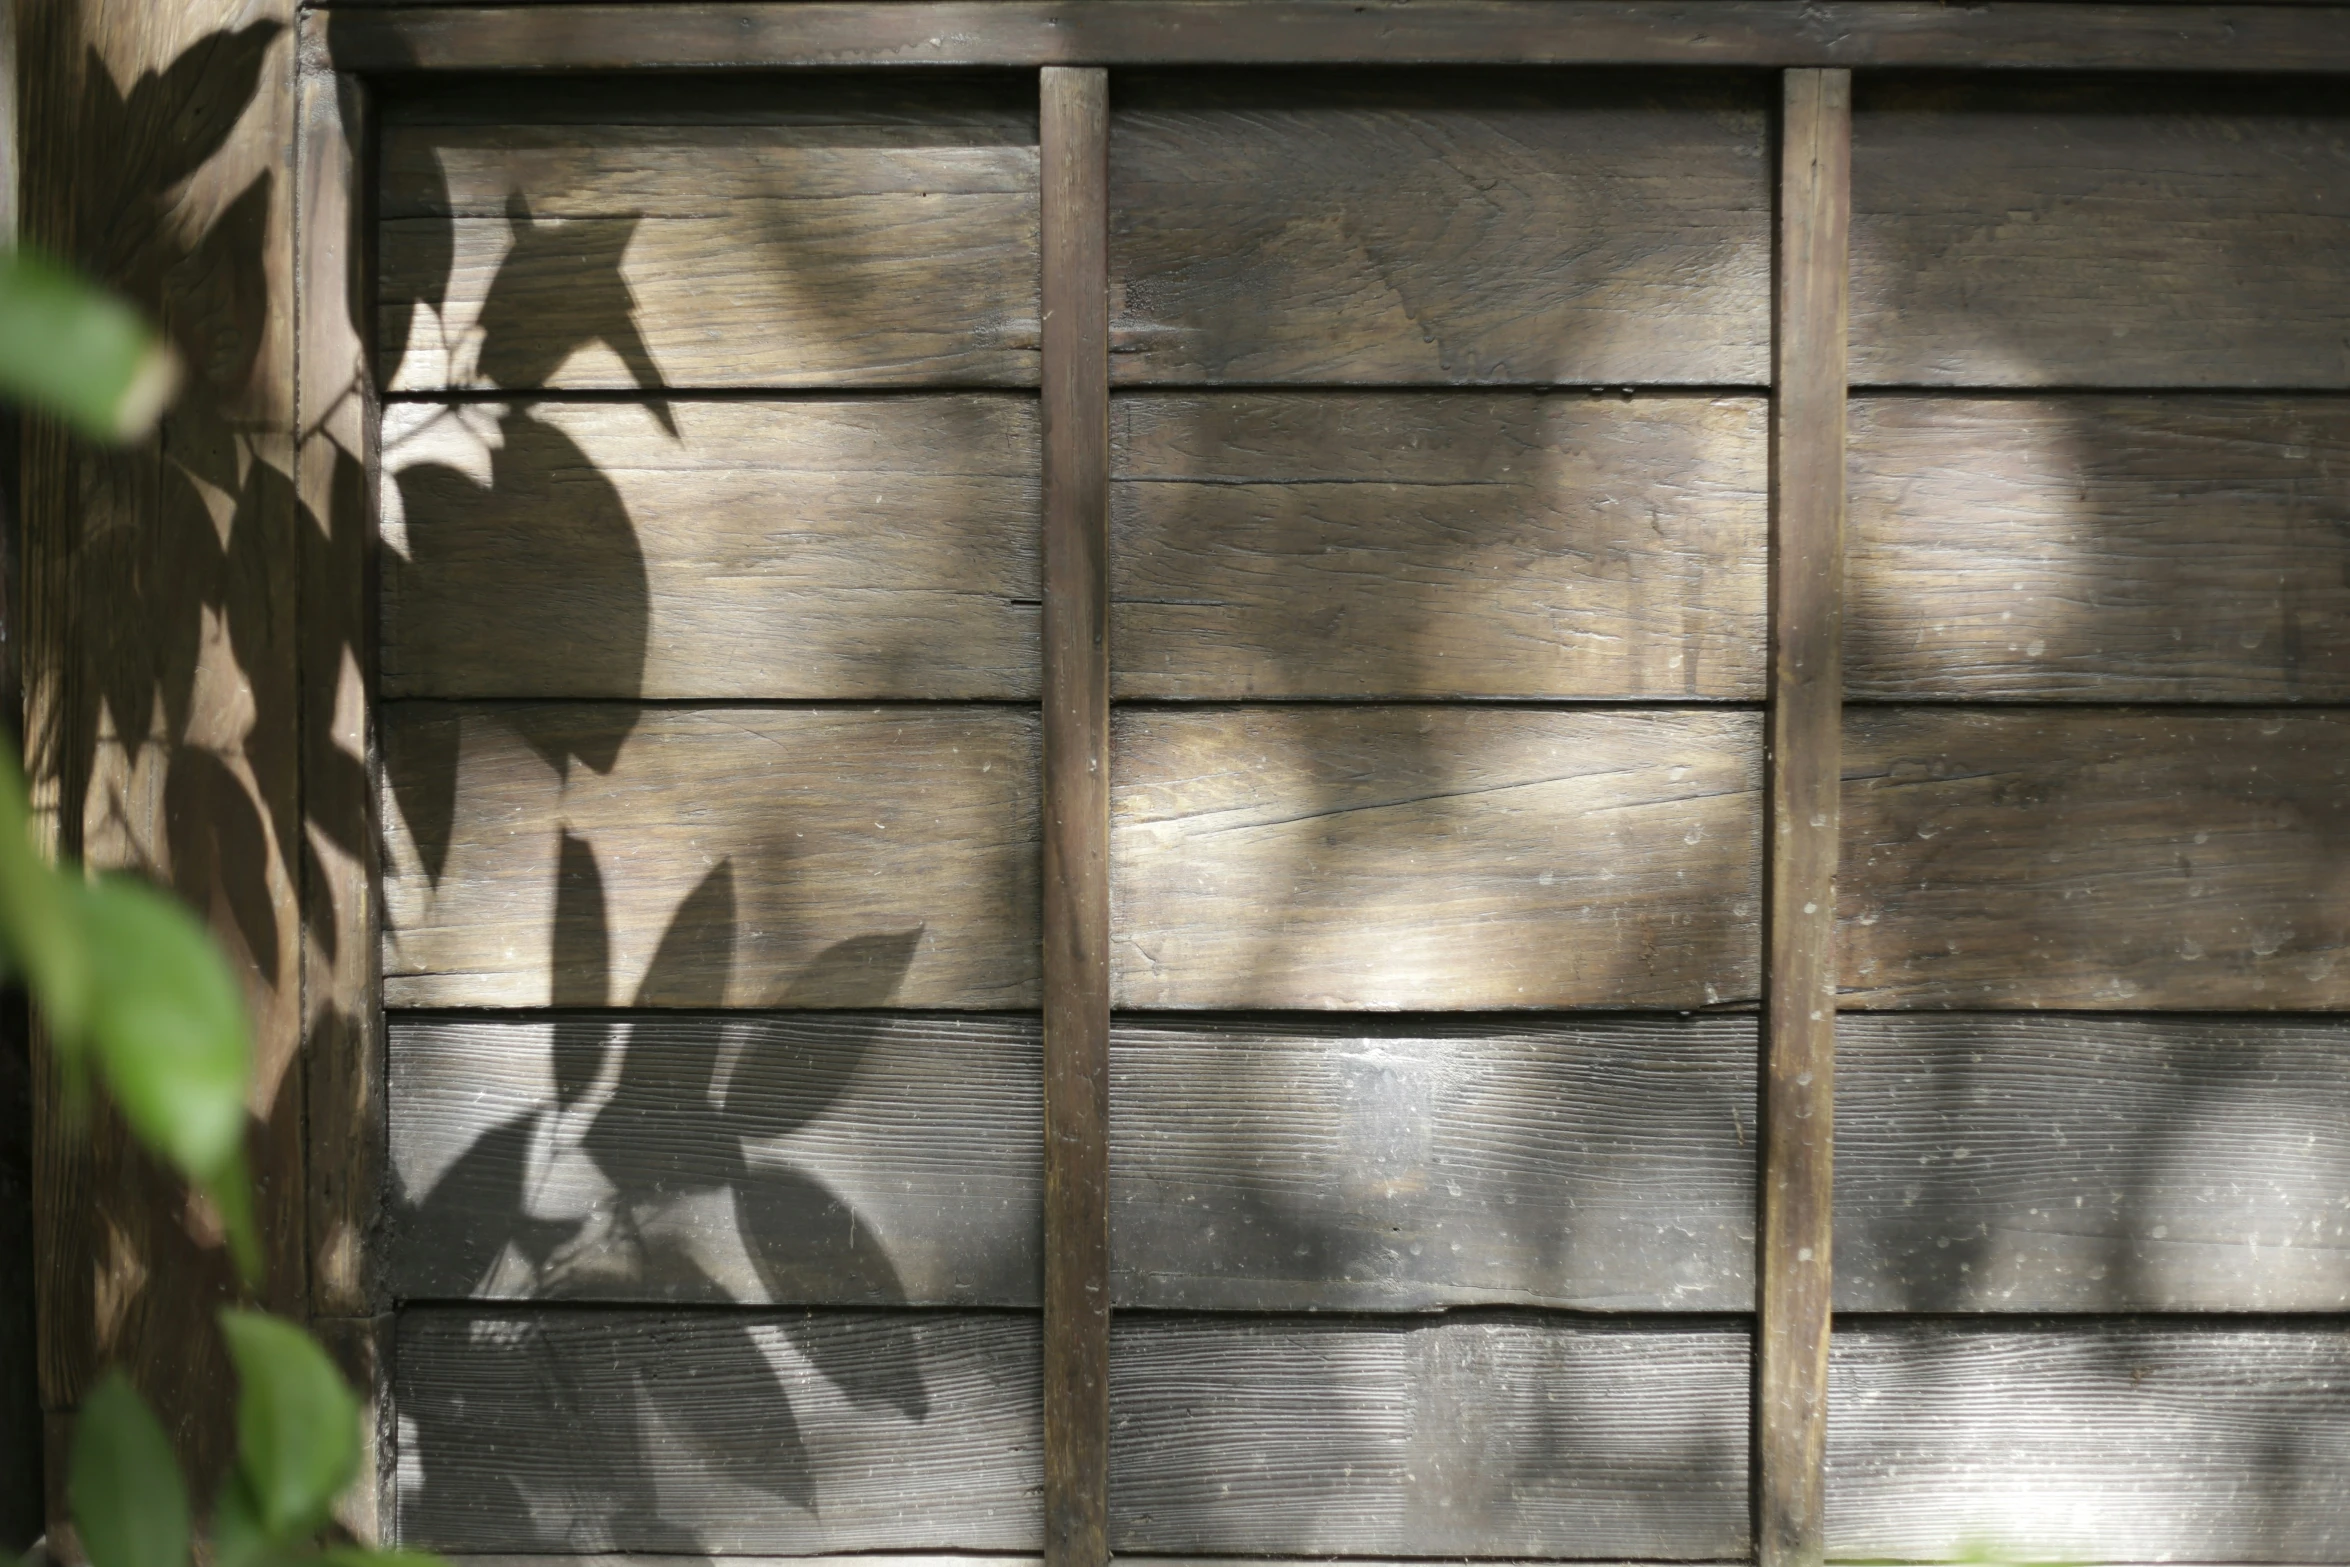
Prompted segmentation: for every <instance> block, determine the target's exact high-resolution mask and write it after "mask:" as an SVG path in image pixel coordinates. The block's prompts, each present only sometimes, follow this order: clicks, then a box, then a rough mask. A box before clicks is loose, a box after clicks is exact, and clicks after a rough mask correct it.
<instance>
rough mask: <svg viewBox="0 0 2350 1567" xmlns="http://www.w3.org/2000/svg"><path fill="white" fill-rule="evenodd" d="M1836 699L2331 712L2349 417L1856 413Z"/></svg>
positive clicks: (2262, 402)
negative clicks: (1842, 687)
mask: <svg viewBox="0 0 2350 1567" xmlns="http://www.w3.org/2000/svg"><path fill="white" fill-rule="evenodd" d="M1852 421H1853V424H1852V468H1851V473H1852V533H1851V568H1850V582H1851V589H1852V598H1851V602H1850V607H1849V609H1848V610H1847V620H1848V625H1847V630H1846V637H1845V681H1846V685H1847V687H1848V688H1849V689H1850V691H1851V692H1852V693H1853V694H1854V695H1856V696H1862V697H1874V698H1884V699H1894V698H1902V697H1929V698H1935V699H1964V700H1969V701H1984V700H1992V701H1999V700H2027V701H2087V702H2115V701H2136V702H2175V701H2194V702H2295V701H2306V702H2341V701H2345V700H2350V580H2346V579H2345V576H2344V573H2343V570H2342V562H2343V542H2342V532H2341V521H2340V520H2341V518H2342V516H2343V515H2344V513H2345V512H2346V511H2350V403H2345V402H2344V401H2342V400H2341V399H2338V398H2330V397H2328V398H2317V397H2210V396H2200V397H2165V398H2146V397H2096V396H2079V395H2076V396H2066V397H2038V398H1982V399H1977V398H1967V399H1954V398H1931V397H1878V398H1858V399H1855V400H1854V403H1853V407H1852Z"/></svg>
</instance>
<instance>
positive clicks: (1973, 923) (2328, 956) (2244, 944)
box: [1838, 708, 2350, 1011]
mask: <svg viewBox="0 0 2350 1567" xmlns="http://www.w3.org/2000/svg"><path fill="white" fill-rule="evenodd" d="M2346 774H2350V721H2346V720H2345V719H2344V718H2343V717H2342V716H2341V715H2337V714H2328V713H2295V712H2291V711H2268V712H2227V713H2197V712H2193V711H2180V710H2170V711H2164V710H2161V709H2155V710H2152V711H2146V710H2138V711H2131V710H2127V709H2123V710H2114V709H2064V708H2041V709H2037V710H2032V711H2016V710H2008V711H2000V710H1988V711H1985V710H1974V711H1968V710H1964V709H1949V708H1943V709H1931V708H1929V709H1915V708H1907V709H1905V708H1853V709H1848V710H1847V712H1846V716H1845V739H1844V776H1845V797H1844V812H1845V814H1844V854H1843V865H1844V871H1843V875H1842V878H1841V881H1840V885H1839V889H1838V906H1839V921H1840V932H1841V938H1842V943H1843V954H1842V962H1843V977H1842V980H1841V984H1842V986H1843V990H1844V997H1843V1001H1844V1005H1846V1006H1854V1007H1901V1006H1922V1007H1963V1006H1991V1007H2071V1008H2093V1007H2145V1008H2198V1009H2222V1010H2226V1009H2253V1010H2262V1011H2266V1010H2272V1009H2275V1010H2294V1009H2299V1010H2333V1009H2340V1008H2343V1007H2345V1006H2350V971H2346V970H2344V968H2343V965H2342V959H2343V957H2344V949H2345V948H2346V947H2350V885H2346V884H2345V881H2344V877H2343V874H2342V873H2343V868H2344V865H2345V856H2350V778H2346Z"/></svg>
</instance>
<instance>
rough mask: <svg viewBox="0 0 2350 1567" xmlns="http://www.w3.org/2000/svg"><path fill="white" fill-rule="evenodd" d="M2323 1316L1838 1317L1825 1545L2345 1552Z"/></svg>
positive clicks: (2249, 1555) (2342, 1409)
mask: <svg viewBox="0 0 2350 1567" xmlns="http://www.w3.org/2000/svg"><path fill="white" fill-rule="evenodd" d="M2346 1393H2350V1332H2346V1331H2345V1330H2344V1329H2343V1328H2342V1326H2341V1325H2340V1324H2338V1323H2331V1322H2327V1323H2305V1324H2283V1323H2273V1322H2271V1323H2258V1324H2255V1323H2226V1324H2220V1323H2212V1324H2198V1325H2195V1326H2191V1327H2188V1326H2180V1325H2178V1324H2175V1323H2163V1324H2154V1323H2089V1322H2061V1321H2059V1322H2050V1323H2042V1324H2038V1325H2036V1326H2034V1327H2031V1328H2026V1329H2016V1328H2010V1327H2005V1326H2001V1327H1976V1326H1966V1325H1958V1324H1950V1323H1915V1324H1892V1323H1886V1322H1871V1323H1867V1324H1859V1323H1840V1324H1838V1326H1837V1330H1836V1342H1835V1352H1834V1382H1833V1396H1834V1400H1835V1404H1834V1408H1835V1411H1836V1413H1835V1418H1834V1420H1833V1422H1832V1424H1831V1425H1830V1428H1829V1432H1828V1548H1829V1550H1830V1551H1831V1552H1833V1553H1834V1554H1836V1555H1838V1556H1843V1557H1857V1558H1859V1559H1862V1560H1872V1559H1874V1560H1883V1559H1887V1558H1890V1559H1894V1560H1905V1559H1906V1560H1919V1559H1926V1560H1948V1559H1950V1558H1951V1557H1952V1556H1954V1555H1957V1554H1959V1553H1961V1552H1962V1551H1964V1550H1966V1549H1969V1548H1972V1549H1975V1550H1978V1551H1995V1552H2004V1553H2012V1554H2015V1555H2025V1554H2029V1555H2033V1556H2041V1557H2048V1558H2054V1559H2066V1560H2097V1561H2203V1562H2319V1561H2337V1560H2339V1559H2341V1556H2342V1553H2343V1552H2344V1550H2345V1549H2350V1510H2346V1509H2345V1507H2344V1501H2343V1493H2342V1472H2343V1466H2344V1465H2345V1463H2350V1396H2346Z"/></svg>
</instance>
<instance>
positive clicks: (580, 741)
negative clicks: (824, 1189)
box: [383, 703, 1038, 1008]
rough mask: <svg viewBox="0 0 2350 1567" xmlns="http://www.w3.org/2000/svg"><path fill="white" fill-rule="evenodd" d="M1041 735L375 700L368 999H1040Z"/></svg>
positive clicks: (921, 725)
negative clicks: (375, 950) (375, 971)
mask: <svg viewBox="0 0 2350 1567" xmlns="http://www.w3.org/2000/svg"><path fill="white" fill-rule="evenodd" d="M1037 747H1038V737H1037V720H1036V716H1035V714H1034V712H1033V710H1021V709H1016V708H995V709H984V708H982V709H971V708H964V709H954V708H926V707H911V706H909V707H898V708H879V709H834V708H819V709H790V708H657V707H655V708H639V707H633V706H625V705H621V704H611V703H606V704H572V705H565V704H545V705H538V704H499V705H493V706H471V705H464V704H444V703H393V704H390V705H388V706H387V707H386V708H385V710H384V771H385V774H386V778H385V799H384V805H383V810H384V817H385V820H386V822H387V824H388V828H389V838H390V855H389V862H388V864H387V868H386V872H385V885H384V900H385V915H386V924H387V929H386V934H385V946H384V973H385V979H384V992H385V1003H386V1005H389V1006H395V1007H403V1006H406V1007H414V1006H545V1005H548V1004H550V1003H553V1004H556V1005H566V1006H605V1005H617V1004H633V1005H636V1006H654V1007H709V1006H772V1005H785V1006H791V1007H814V1006H885V1005H886V1006H945V1007H978V1008H996V1007H1019V1006H1034V1005H1035V1004H1036V997H1037V978H1036V969H1037V927H1036V908H1037V901H1038V893H1037V847H1036V845H1037V815H1036V798H1037V796H1036V789H1037V782H1036V780H1037ZM632 997H633V1001H631V998H632Z"/></svg>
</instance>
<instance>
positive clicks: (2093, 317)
mask: <svg viewBox="0 0 2350 1567" xmlns="http://www.w3.org/2000/svg"><path fill="white" fill-rule="evenodd" d="M2309 20H2310V21H2312V22H2314V21H2316V20H2317V17H2316V15H2315V14H2310V15H2309ZM2073 25H2075V26H2086V25H2089V24H2088V23H2087V21H2086V20H2085V19H2084V20H2083V21H2080V22H2075V23H2074V24H2073ZM2336 25H2337V26H2338V25H2339V24H2338V23H2337V24H2336ZM1853 146H1854V153H1853V203H1854V213H1853V268H1852V278H1853V284H1852V287H1853V295H1852V310H1853V315H1852V378H1853V380H1854V382H1855V383H1859V384H1866V383H1872V382H1874V383H1884V382H1899V383H1925V384H1930V385H1937V386H1953V385H1957V386H1968V385H1971V386H2051V385H2054V386H2068V385H2069V386H2114V387H2123V386H2169V387H2187V386H2216V387H2337V388H2338V387H2342V386H2345V385H2350V334H2345V333H2344V331H2343V328H2342V322H2343V319H2344V318H2345V316H2350V280H2346V279H2345V278H2344V276H2343V273H2342V270H2341V268H2340V267H2338V266H2336V265H2335V264H2334V261H2333V258H2334V257H2336V256H2338V255H2340V254H2341V253H2342V251H2343V249H2344V248H2345V247H2346V246H2350V115H2345V114H2344V112H2343V105H2342V101H2341V95H2340V92H2339V90H2338V89H2337V88H2335V87H2333V86H2330V85H2318V84H2311V85H2309V86H2306V87H2296V86H2293V85H2291V84H2287V83H2244V84H2227V85H2206V86H2201V87H2186V88H2182V87H2180V86H2177V85H2172V84H2167V83H2165V84H2157V83H2154V82H2146V81H2140V82H2130V83H2059V84H2041V83H2037V82H2024V83H2017V82H1998V83H1975V84H1967V85H1960V84H1956V83H1950V84H1943V83H1931V82H1929V83H1922V84H1912V83H1899V84H1896V83H1893V82H1886V83H1883V84H1879V85H1874V86H1872V87H1870V88H1869V89H1868V91H1866V92H1865V93H1864V94H1863V96H1862V99H1861V106H1860V113H1859V114H1858V116H1857V117H1856V126H1855V131H1854V138H1853Z"/></svg>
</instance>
